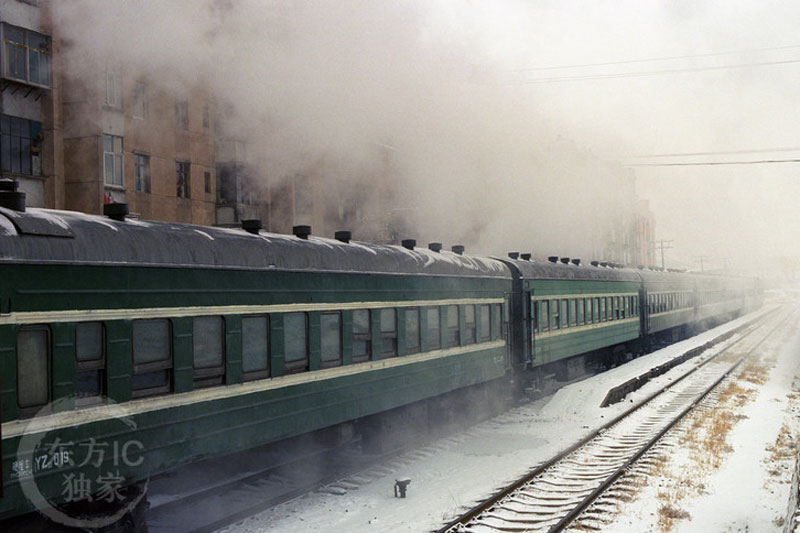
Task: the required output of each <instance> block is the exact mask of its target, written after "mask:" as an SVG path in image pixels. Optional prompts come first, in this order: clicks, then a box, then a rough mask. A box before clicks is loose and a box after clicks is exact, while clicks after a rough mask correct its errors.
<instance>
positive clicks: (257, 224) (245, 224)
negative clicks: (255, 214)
mask: <svg viewBox="0 0 800 533" xmlns="http://www.w3.org/2000/svg"><path fill="white" fill-rule="evenodd" d="M242 229H243V230H245V231H246V232H247V233H252V234H253V235H258V230H260V229H261V220H259V219H257V218H248V219H246V220H242Z"/></svg>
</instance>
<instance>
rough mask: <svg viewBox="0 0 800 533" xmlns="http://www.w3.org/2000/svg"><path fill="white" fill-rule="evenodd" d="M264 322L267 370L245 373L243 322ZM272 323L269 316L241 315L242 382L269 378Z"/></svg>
mask: <svg viewBox="0 0 800 533" xmlns="http://www.w3.org/2000/svg"><path fill="white" fill-rule="evenodd" d="M261 318H263V319H264V320H265V327H266V330H265V331H266V334H267V335H266V339H265V351H266V359H267V368H266V369H259V370H249V371H246V370H245V369H244V345H245V339H244V321H245V320H255V319H261ZM271 327H272V321H271V320H270V316H269V315H268V314H263V315H243V316H242V381H243V382H245V381H256V380H259V379H264V378H268V377H270V370H271V369H272V364H271V358H272V349H271V346H270V344H271V342H270V341H271V339H272V330H271V329H270V328H271Z"/></svg>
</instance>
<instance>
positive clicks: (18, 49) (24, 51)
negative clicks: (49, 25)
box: [3, 24, 50, 87]
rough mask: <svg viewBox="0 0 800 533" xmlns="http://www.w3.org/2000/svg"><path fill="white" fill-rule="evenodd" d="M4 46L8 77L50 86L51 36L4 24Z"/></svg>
mask: <svg viewBox="0 0 800 533" xmlns="http://www.w3.org/2000/svg"><path fill="white" fill-rule="evenodd" d="M3 47H4V49H5V53H4V54H3V57H4V59H5V67H6V69H5V75H6V77H8V78H14V79H17V80H21V81H25V82H29V83H33V84H36V85H42V86H45V87H49V86H50V37H48V36H46V35H42V34H39V33H36V32H35V31H31V30H26V29H24V28H18V27H16V26H11V25H9V24H3Z"/></svg>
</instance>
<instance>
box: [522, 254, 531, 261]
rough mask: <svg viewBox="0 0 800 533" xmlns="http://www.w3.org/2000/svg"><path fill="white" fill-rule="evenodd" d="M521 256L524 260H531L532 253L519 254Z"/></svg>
mask: <svg viewBox="0 0 800 533" xmlns="http://www.w3.org/2000/svg"><path fill="white" fill-rule="evenodd" d="M519 256H520V257H521V258H522V260H523V261H530V260H531V254H528V253H525V254H519Z"/></svg>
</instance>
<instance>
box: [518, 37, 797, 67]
mask: <svg viewBox="0 0 800 533" xmlns="http://www.w3.org/2000/svg"><path fill="white" fill-rule="evenodd" d="M794 48H800V44H792V45H787V46H773V47H769V48H750V49H747V50H731V51H729V52H710V53H707V54H691V55H682V56H664V57H650V58H642V59H626V60H620V61H605V62H603V63H583V64H578V65H550V66H545V67H527V68H520V69H515V70H514V72H532V71H537V70H558V69H570V68H586V67H606V66H611V65H630V64H632V63H649V62H654V61H671V60H674V59H694V58H698V57H718V56H726V55H733V54H747V53H752V52H772V51H775V50H791V49H794Z"/></svg>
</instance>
